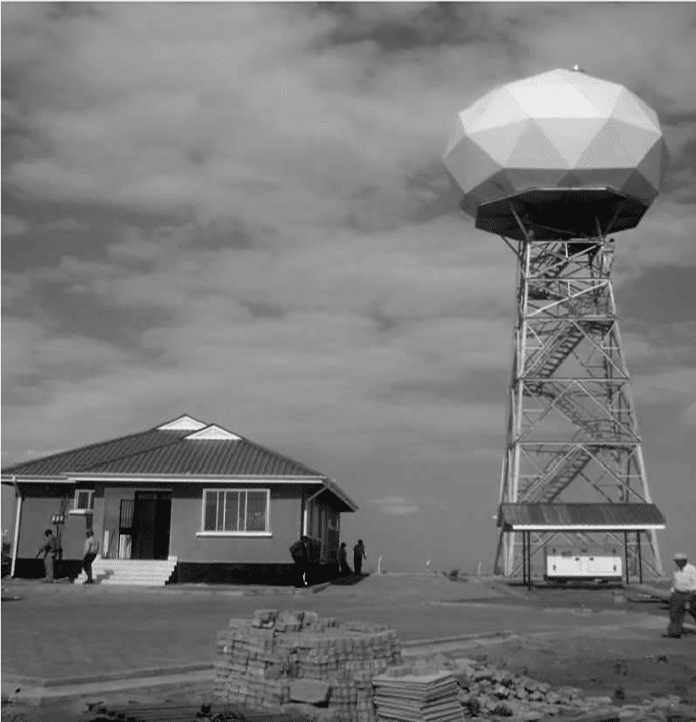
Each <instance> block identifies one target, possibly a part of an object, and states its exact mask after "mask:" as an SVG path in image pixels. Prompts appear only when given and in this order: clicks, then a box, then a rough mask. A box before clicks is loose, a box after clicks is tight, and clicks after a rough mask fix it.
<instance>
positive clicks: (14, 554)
mask: <svg viewBox="0 0 696 722" xmlns="http://www.w3.org/2000/svg"><path fill="white" fill-rule="evenodd" d="M12 483H13V484H14V488H15V493H16V494H17V510H16V511H15V528H14V537H13V539H12V564H11V565H10V576H11V577H12V578H13V579H14V575H15V566H16V565H17V547H18V545H19V524H20V519H21V517H22V495H21V494H20V493H19V487H18V486H17V477H16V476H14V475H13V476H12Z"/></svg>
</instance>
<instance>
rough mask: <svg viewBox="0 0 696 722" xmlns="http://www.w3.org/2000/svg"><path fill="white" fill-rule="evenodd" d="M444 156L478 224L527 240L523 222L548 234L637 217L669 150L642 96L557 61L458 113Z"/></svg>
mask: <svg viewBox="0 0 696 722" xmlns="http://www.w3.org/2000/svg"><path fill="white" fill-rule="evenodd" d="M443 161H444V164H445V167H446V168H447V170H448V172H449V174H450V175H451V176H452V178H453V179H454V181H455V182H456V183H457V185H459V187H460V188H461V189H462V190H463V191H464V200H463V201H462V208H463V209H464V210H465V211H466V212H467V213H469V214H470V215H472V216H474V218H476V225H477V227H479V228H483V229H484V230H489V231H491V232H494V233H502V232H503V230H507V233H506V235H511V236H512V237H520V238H521V237H524V236H523V233H522V231H521V229H520V220H523V221H524V223H525V224H526V225H527V226H528V227H530V228H532V229H533V230H534V233H535V237H537V238H542V237H547V238H550V237H560V236H570V237H574V236H576V235H580V236H585V235H588V234H589V235H596V233H597V230H598V226H599V227H600V228H601V230H602V231H604V232H608V231H618V230H622V229H625V228H632V227H634V226H635V225H637V223H638V222H639V220H640V218H641V217H642V216H643V214H644V213H645V211H646V210H647V209H648V207H649V206H650V204H651V203H652V201H653V200H654V199H655V197H656V196H657V195H658V193H659V190H660V186H661V184H662V181H663V178H664V175H665V173H666V170H667V164H668V154H667V148H666V146H665V143H664V139H663V137H662V131H661V129H660V124H659V121H658V118H657V114H656V113H655V111H654V110H652V108H650V107H649V106H648V105H646V104H645V103H644V102H643V101H642V100H641V99H640V98H638V97H637V96H636V95H634V94H633V93H631V92H630V91H629V90H627V89H626V88H624V87H623V86H622V85H618V84H617V83H610V82H607V81H604V80H599V79H598V78H593V77H591V76H589V75H586V74H585V73H583V72H577V71H569V70H561V69H559V70H552V71H551V72H548V73H542V74H541V75H535V76H533V77H531V78H526V79H525V80H520V81H517V82H514V83H509V84H507V85H503V86H500V87H498V88H496V89H494V90H492V91H491V92H490V93H487V94H486V95H484V96H483V97H482V98H480V99H479V100H477V101H476V102H475V103H473V105H471V106H469V107H468V108H466V109H465V110H463V111H462V112H461V113H459V115H458V117H457V122H456V125H455V128H454V131H453V133H452V136H451V139H450V143H449V145H448V146H447V149H446V151H445V154H444V157H443ZM530 194H531V195H530ZM545 199H546V200H545ZM559 199H560V200H559ZM558 203H561V205H562V210H561V209H560V208H559V206H558ZM550 204H556V205H555V207H554V208H551V206H550ZM513 209H514V210H513ZM516 215H517V218H516V217H515V216H516Z"/></svg>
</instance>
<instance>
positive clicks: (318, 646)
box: [215, 609, 401, 722]
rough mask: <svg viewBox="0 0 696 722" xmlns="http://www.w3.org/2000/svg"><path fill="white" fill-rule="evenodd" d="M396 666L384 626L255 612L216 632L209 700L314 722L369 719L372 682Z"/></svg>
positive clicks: (395, 648) (393, 641)
mask: <svg viewBox="0 0 696 722" xmlns="http://www.w3.org/2000/svg"><path fill="white" fill-rule="evenodd" d="M400 663H401V646H400V643H399V640H398V638H397V636H396V633H395V632H394V631H393V630H391V629H389V628H387V627H380V626H376V625H369V624H364V623H361V622H348V623H345V624H339V623H338V622H337V621H336V620H334V619H330V618H329V619H321V618H319V616H318V615H317V613H316V612H279V611H277V610H273V609H267V610H258V611H256V612H255V613H254V617H253V619H252V620H251V621H248V620H244V619H232V620H230V624H229V627H228V628H227V629H225V630H223V631H221V632H219V633H218V639H217V660H216V663H215V667H216V684H215V696H216V698H218V699H219V700H221V701H224V702H229V703H237V704H243V705H246V706H249V707H261V708H267V709H272V710H275V711H280V712H285V713H287V714H292V715H294V716H304V717H309V718H311V719H314V720H318V722H374V706H373V699H372V698H373V686H372V679H373V677H375V676H377V675H379V674H381V673H382V672H384V670H386V669H387V667H389V666H391V665H395V664H397V665H398V664H400Z"/></svg>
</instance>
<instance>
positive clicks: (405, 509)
mask: <svg viewBox="0 0 696 722" xmlns="http://www.w3.org/2000/svg"><path fill="white" fill-rule="evenodd" d="M370 503H371V504H374V505H375V506H376V507H377V508H378V509H379V510H380V511H381V512H382V513H383V514H388V515H389V516H411V515H412V514H417V513H418V512H419V511H420V507H419V506H418V504H415V503H414V502H412V501H410V500H409V499H405V498H404V497H403V496H385V497H383V498H382V499H371V500H370Z"/></svg>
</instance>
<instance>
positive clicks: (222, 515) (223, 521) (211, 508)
mask: <svg viewBox="0 0 696 722" xmlns="http://www.w3.org/2000/svg"><path fill="white" fill-rule="evenodd" d="M270 495H271V492H270V490H269V489H262V490H258V489H254V490H252V489H206V490H205V491H204V492H203V531H204V532H210V533H220V534H225V533H227V534H254V533H268V532H269V531H270V529H269V524H268V517H269V514H268V512H269V506H270Z"/></svg>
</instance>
